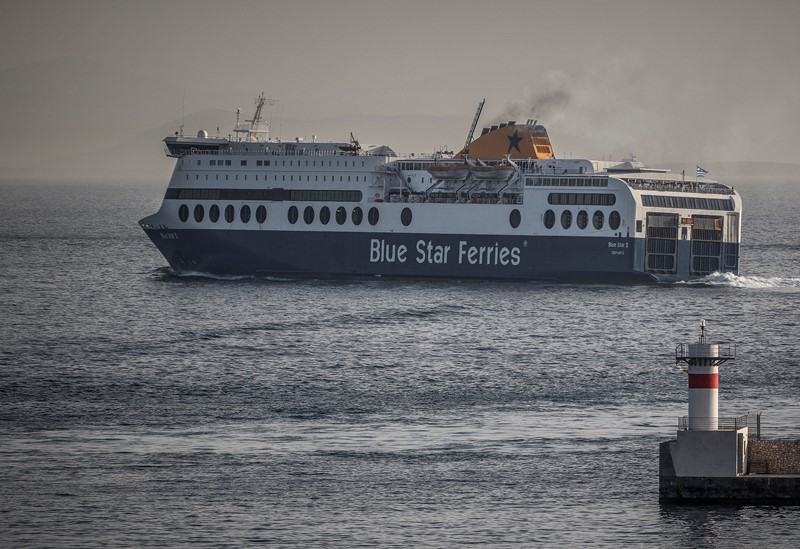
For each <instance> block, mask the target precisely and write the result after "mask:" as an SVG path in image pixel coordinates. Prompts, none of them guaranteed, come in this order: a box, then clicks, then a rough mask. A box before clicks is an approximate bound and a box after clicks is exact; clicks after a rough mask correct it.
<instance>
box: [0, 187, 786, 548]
mask: <svg viewBox="0 0 800 549" xmlns="http://www.w3.org/2000/svg"><path fill="white" fill-rule="evenodd" d="M737 188H739V190H740V192H741V193H742V195H743V197H744V201H745V216H744V234H745V236H744V247H743V250H742V264H741V275H740V276H711V277H708V278H707V279H706V280H703V281H701V283H692V284H677V285H671V286H610V285H603V286H589V285H586V286H580V285H554V284H529V283H489V282H458V281H446V282H442V281H437V282H403V281H383V280H368V281H352V282H330V281H315V280H311V281H287V280H271V279H251V278H244V279H222V280H220V279H213V278H207V277H200V276H198V277H176V276H173V275H171V274H170V273H169V271H168V269H166V268H165V265H166V264H165V261H164V260H163V258H162V257H161V256H160V255H159V254H158V252H157V251H156V250H155V248H154V247H153V246H152V245H151V244H150V243H149V241H148V240H147V238H146V237H145V236H144V234H143V233H142V232H141V231H140V230H139V229H138V227H137V226H136V223H135V222H136V220H138V219H139V218H140V217H142V216H144V215H146V214H148V213H151V212H152V211H154V210H155V209H156V208H157V206H158V203H159V201H160V196H162V195H163V185H162V184H158V185H151V184H148V185H144V184H129V185H122V184H116V185H108V184H106V185H97V184H88V183H75V182H59V183H27V184H17V183H5V184H2V185H0V193H2V198H3V200H2V201H0V246H2V252H3V254H2V257H3V261H2V262H1V263H0V296H2V304H3V315H2V318H0V329H1V330H2V334H1V335H0V342H1V343H2V346H1V347H2V348H0V481H1V483H2V490H1V491H0V525H2V528H0V544H2V545H3V546H9V547H11V546H13V547H27V546H42V547H52V546H58V547H87V546H100V545H114V546H135V547H146V546H155V545H161V546H164V545H167V546H176V545H185V544H197V545H208V546H215V547H218V546H239V545H244V544H274V545H278V546H298V547H305V546H315V545H334V546H346V547H352V546H362V545H367V546H375V545H380V546H400V545H404V546H405V545H416V546H453V545H460V544H467V543H477V544H483V545H506V544H507V545H512V544H524V545H530V544H535V543H537V542H538V543H541V544H542V545H548V546H552V545H593V546H607V547H619V546H620V545H622V544H625V545H633V546H645V545H646V546H652V545H655V546H664V547H674V546H686V547H701V546H702V547H734V546H742V547H744V546H762V547H763V546H769V545H773V546H780V547H795V546H797V544H798V543H799V542H800V533H799V532H800V531H799V530H798V525H799V524H800V507H770V506H690V507H674V506H664V505H659V503H658V478H657V460H658V443H659V442H661V441H663V440H667V439H668V438H670V437H672V436H674V430H675V425H676V423H677V417H678V416H681V415H684V414H685V409H686V404H685V403H686V379H685V374H681V373H680V372H677V371H676V370H675V367H674V359H673V352H674V347H675V344H676V343H679V342H689V341H693V340H694V339H695V338H696V335H697V326H698V322H699V320H700V318H705V319H706V320H707V322H708V325H709V329H710V331H711V336H712V337H713V338H714V339H715V340H724V341H734V342H736V343H737V345H738V347H737V360H736V361H735V362H734V363H733V364H732V365H728V366H725V367H723V371H722V375H721V390H720V401H721V405H720V406H721V415H727V416H732V415H739V414H741V413H744V412H747V411H748V410H763V411H764V416H763V420H762V422H763V429H764V431H765V434H766V435H767V436H772V437H792V438H800V425H799V424H800V403H798V396H797V395H798V393H799V392H800V369H799V368H798V366H799V365H798V362H799V361H798V340H800V327H799V326H798V324H799V323H800V314H798V305H800V238H798V237H797V232H796V228H797V226H798V225H800V217H799V216H798V213H797V211H798V210H797V208H796V204H798V198H800V184H798V183H797V182H785V181H771V182H766V183H761V184H754V183H747V182H743V183H741V184H738V185H737Z"/></svg>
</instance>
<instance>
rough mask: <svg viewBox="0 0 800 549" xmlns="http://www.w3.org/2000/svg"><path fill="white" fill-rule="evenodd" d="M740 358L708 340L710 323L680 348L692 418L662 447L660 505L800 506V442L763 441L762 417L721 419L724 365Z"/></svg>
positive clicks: (681, 423)
mask: <svg viewBox="0 0 800 549" xmlns="http://www.w3.org/2000/svg"><path fill="white" fill-rule="evenodd" d="M735 358H736V348H735V346H733V345H731V344H723V343H711V342H709V341H708V340H707V336H706V325H705V321H701V323H700V338H699V340H698V342H697V343H690V344H684V343H681V344H678V345H677V347H676V349H675V363H676V365H678V368H679V369H681V370H682V371H685V372H686V373H687V374H688V381H689V383H688V385H689V414H688V416H684V417H682V418H680V419H679V420H678V432H677V438H676V439H675V440H670V441H668V442H663V443H661V446H660V453H659V483H658V488H659V500H661V501H787V502H789V501H791V502H792V503H796V502H798V501H800V441H788V440H785V441H776V440H773V441H762V440H761V414H745V415H742V416H739V417H735V418H720V417H719V398H718V392H719V366H720V365H722V364H724V363H725V362H728V361H731V360H734V359H735ZM751 427H755V437H751V434H752V433H751V432H750V429H751Z"/></svg>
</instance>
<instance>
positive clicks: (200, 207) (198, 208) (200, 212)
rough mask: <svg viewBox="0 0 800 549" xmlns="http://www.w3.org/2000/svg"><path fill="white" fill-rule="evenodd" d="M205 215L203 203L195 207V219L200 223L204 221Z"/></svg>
mask: <svg viewBox="0 0 800 549" xmlns="http://www.w3.org/2000/svg"><path fill="white" fill-rule="evenodd" d="M204 215H205V211H204V210H203V205H202V204H198V205H197V206H195V207H194V220H195V221H197V222H198V223H200V222H201V221H203V216H204Z"/></svg>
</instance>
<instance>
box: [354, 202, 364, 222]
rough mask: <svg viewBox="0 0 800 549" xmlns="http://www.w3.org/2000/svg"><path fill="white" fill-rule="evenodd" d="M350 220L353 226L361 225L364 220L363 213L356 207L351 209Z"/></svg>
mask: <svg viewBox="0 0 800 549" xmlns="http://www.w3.org/2000/svg"><path fill="white" fill-rule="evenodd" d="M351 219H352V220H353V225H361V221H362V220H363V219H364V211H363V210H362V209H361V208H359V207H358V206H356V207H355V208H353V215H352V216H351Z"/></svg>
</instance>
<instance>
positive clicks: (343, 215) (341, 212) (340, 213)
mask: <svg viewBox="0 0 800 549" xmlns="http://www.w3.org/2000/svg"><path fill="white" fill-rule="evenodd" d="M345 221H347V210H345V209H344V206H339V207H338V208H336V222H337V223H338V224H339V225H344V222H345Z"/></svg>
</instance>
